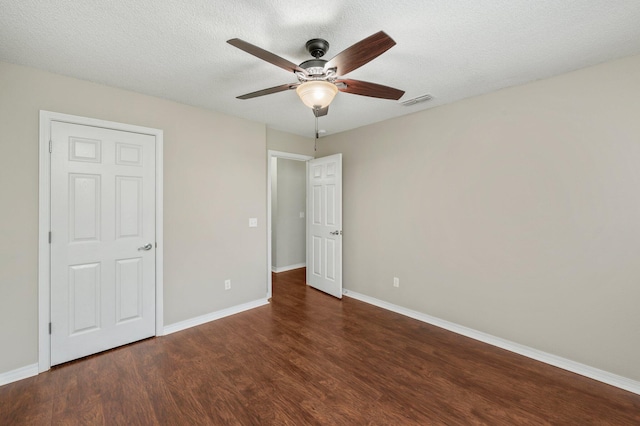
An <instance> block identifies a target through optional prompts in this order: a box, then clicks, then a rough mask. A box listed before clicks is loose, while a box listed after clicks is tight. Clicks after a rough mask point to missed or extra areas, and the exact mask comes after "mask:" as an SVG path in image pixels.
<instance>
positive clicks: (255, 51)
mask: <svg viewBox="0 0 640 426" xmlns="http://www.w3.org/2000/svg"><path fill="white" fill-rule="evenodd" d="M227 43H229V44H230V45H232V46H235V47H237V48H238V49H240V50H244V51H245V52H247V53H250V54H252V55H253V56H255V57H257V58H260V59H262V60H264V61H267V62H270V63H272V64H273V65H276V66H278V67H280V68H284V69H285V70H287V71H291V72H296V71H298V72H301V73H304V75H308V73H307V70H305V69H303V68H300V67H299V66H297V65H296V64H294V63H293V62H291V61H288V60H286V59H284V58H281V57H280V56H278V55H276V54H274V53H271V52H268V51H266V50H264V49H262V48H260V47H258V46H254V45H253V44H251V43H247V42H246V41H243V40H240V39H239V38H232V39H231V40H227Z"/></svg>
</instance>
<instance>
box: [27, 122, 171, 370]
mask: <svg viewBox="0 0 640 426" xmlns="http://www.w3.org/2000/svg"><path fill="white" fill-rule="evenodd" d="M53 121H60V122H64V123H70V124H79V125H85V126H92V127H102V128H105V129H113V130H120V131H125V132H132V133H142V134H146V135H151V136H154V137H155V140H156V185H155V187H156V230H155V231H156V243H157V248H156V249H155V255H156V307H155V309H156V318H155V323H156V330H155V335H156V336H161V335H162V334H163V328H164V324H163V306H164V305H163V261H164V257H163V248H164V235H163V232H162V230H163V208H162V206H163V197H162V194H163V131H162V130H160V129H153V128H149V127H142V126H135V125H132V124H124V123H117V122H112V121H106V120H99V119H96V118H88V117H81V116H76V115H69V114H62V113H57V112H51V111H45V110H40V142H39V144H40V146H39V155H40V159H39V177H38V373H42V372H44V371H47V370H49V369H50V368H51V335H50V334H49V322H50V320H51V245H50V244H49V231H50V223H51V161H50V159H51V156H50V152H49V147H50V141H51V123H52V122H53Z"/></svg>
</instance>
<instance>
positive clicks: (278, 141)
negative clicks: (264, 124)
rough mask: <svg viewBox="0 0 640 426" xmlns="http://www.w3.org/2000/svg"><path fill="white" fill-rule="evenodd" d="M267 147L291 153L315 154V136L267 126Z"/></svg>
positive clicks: (311, 155)
mask: <svg viewBox="0 0 640 426" xmlns="http://www.w3.org/2000/svg"><path fill="white" fill-rule="evenodd" d="M267 148H268V149H270V150H273V151H281V152H288V153H290V154H300V155H308V156H310V157H313V156H315V151H314V140H313V138H305V137H304V136H299V135H293V134H291V133H285V132H281V131H279V130H274V129H269V128H267Z"/></svg>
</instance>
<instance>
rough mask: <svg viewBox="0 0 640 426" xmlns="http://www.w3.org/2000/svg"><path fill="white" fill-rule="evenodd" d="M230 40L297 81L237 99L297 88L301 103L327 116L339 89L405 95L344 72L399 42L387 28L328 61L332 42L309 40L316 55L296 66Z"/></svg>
mask: <svg viewBox="0 0 640 426" xmlns="http://www.w3.org/2000/svg"><path fill="white" fill-rule="evenodd" d="M227 43H229V44H231V45H232V46H235V47H237V48H238V49H241V50H244V51H245V52H247V53H250V54H252V55H254V56H256V57H258V58H260V59H262V60H265V61H267V62H269V63H272V64H274V65H276V66H278V67H280V68H284V69H285V70H287V71H291V72H293V73H294V74H295V75H296V77H297V79H298V82H296V83H289V84H282V85H280V86H275V87H270V88H268V89H263V90H258V91H257V92H251V93H247V94H246V95H242V96H238V97H237V98H238V99H251V98H256V97H258V96H264V95H270V94H272V93H278V92H283V91H285V90H291V89H296V92H297V93H298V96H300V99H302V102H304V104H305V105H306V106H308V107H309V108H312V109H313V113H314V115H315V116H316V117H321V116H323V115H326V114H327V112H328V111H329V104H330V103H331V101H332V100H333V98H334V97H335V95H336V93H338V91H341V92H345V93H351V94H354V95H361V96H369V97H372V98H381V99H394V100H398V99H400V98H401V97H402V95H404V91H403V90H398V89H394V88H393V87H388V86H383V85H381V84H376V83H369V82H367V81H361V80H353V79H348V78H344V75H345V74H347V73H349V72H351V71H353V70H355V69H357V68H360V67H361V66H362V65H364V64H366V63H367V62H369V61H371V60H373V59H375V58H377V57H378V56H380V55H381V54H383V53H384V52H386V51H387V50H389V49H390V48H392V47H393V46H395V44H396V42H395V41H393V39H392V38H391V37H389V36H388V35H387V34H385V33H384V31H380V32H377V33H375V34H373V35H371V36H369V37H367V38H365V39H364V40H361V41H359V42H357V43H356V44H354V45H353V46H351V47H349V48H347V49H345V50H343V51H342V52H340V53H338V54H337V55H336V56H334V57H333V59H331V60H329V61H327V60H324V59H320V58H321V57H323V56H324V54H325V53H326V52H327V50H329V43H328V42H327V41H326V40H323V39H321V38H314V39H312V40H309V41H308V42H307V43H306V48H307V51H308V52H309V53H310V54H311V56H313V57H314V59H309V60H307V61H304V62H303V63H301V64H300V65H296V64H294V63H293V62H290V61H288V60H286V59H284V58H281V57H280V56H278V55H275V54H273V53H271V52H268V51H266V50H264V49H261V48H259V47H258V46H254V45H253V44H251V43H247V42H246V41H243V40H240V39H238V38H233V39H231V40H227Z"/></svg>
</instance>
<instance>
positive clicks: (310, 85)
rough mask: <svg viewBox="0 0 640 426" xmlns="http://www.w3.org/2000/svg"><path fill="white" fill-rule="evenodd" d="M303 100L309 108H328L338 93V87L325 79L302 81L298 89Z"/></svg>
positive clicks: (297, 91)
mask: <svg viewBox="0 0 640 426" xmlns="http://www.w3.org/2000/svg"><path fill="white" fill-rule="evenodd" d="M296 93H297V94H298V96H300V99H301V100H302V102H303V103H304V104H305V105H306V106H308V107H309V108H312V109H314V108H320V109H322V108H326V107H328V106H329V104H330V103H331V101H333V98H334V97H335V96H336V93H338V87H337V86H336V85H335V84H333V83H329V82H328V81H323V80H312V81H307V82H305V83H302V84H301V85H299V86H298V88H297V89H296Z"/></svg>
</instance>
